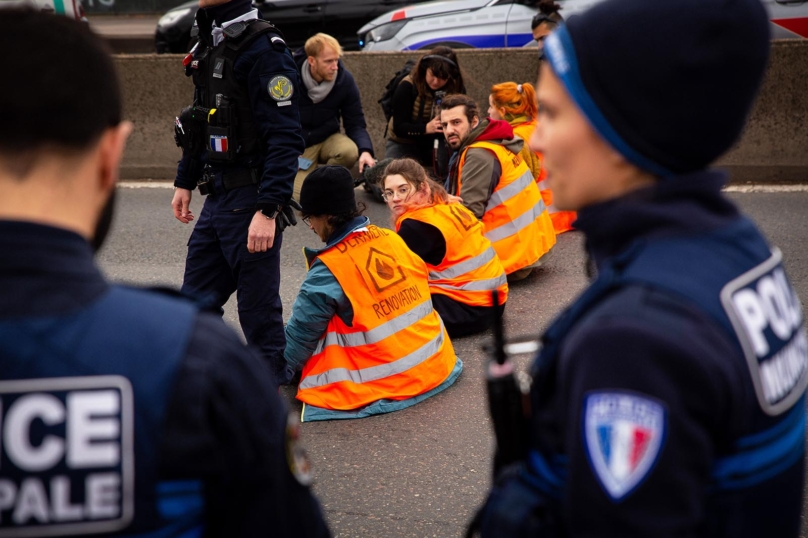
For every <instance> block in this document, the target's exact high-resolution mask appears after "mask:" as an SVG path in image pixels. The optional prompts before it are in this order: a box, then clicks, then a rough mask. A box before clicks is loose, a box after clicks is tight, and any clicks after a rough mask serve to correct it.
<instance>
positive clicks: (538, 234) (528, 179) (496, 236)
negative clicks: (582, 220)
mask: <svg viewBox="0 0 808 538" xmlns="http://www.w3.org/2000/svg"><path fill="white" fill-rule="evenodd" d="M471 148H485V149H487V150H489V151H491V152H493V154H494V155H495V156H496V158H497V159H498V160H499V163H500V166H501V167H502V175H501V176H500V178H499V182H498V183H497V186H496V188H495V189H494V192H493V193H492V194H491V197H490V198H489V199H488V203H487V204H486V206H485V213H483V218H482V221H483V229H484V230H485V237H487V238H488V240H489V241H491V244H492V245H494V250H495V251H496V252H497V255H498V256H499V259H500V261H501V262H502V266H503V267H504V268H505V273H507V274H511V273H513V272H514V271H517V270H519V269H522V268H523V267H527V266H529V265H532V264H534V263H535V262H536V261H537V260H538V259H539V258H540V257H541V256H543V255H544V254H546V253H547V252H549V250H550V249H551V248H552V247H553V245H555V242H556V238H555V232H554V231H553V222H552V221H551V220H550V215H549V214H548V213H547V208H546V207H545V205H544V202H543V201H542V198H541V194H540V193H539V189H538V187H537V186H536V182H535V181H534V179H533V174H531V173H530V170H529V169H528V167H527V165H526V164H525V162H524V160H523V159H522V158H521V157H520V156H519V155H516V154H515V153H513V152H511V151H510V150H508V149H507V148H505V147H503V146H500V145H499V144H494V143H491V142H473V143H471V144H470V145H469V146H468V148H466V150H465V151H463V154H462V155H461V156H460V162H459V163H458V167H457V192H458V193H461V192H463V191H462V185H463V164H464V163H465V162H466V155H467V153H468V150H469V149H471Z"/></svg>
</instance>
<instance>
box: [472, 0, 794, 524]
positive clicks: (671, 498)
mask: <svg viewBox="0 0 808 538" xmlns="http://www.w3.org/2000/svg"><path fill="white" fill-rule="evenodd" d="M545 48H546V55H547V62H546V64H545V65H543V66H542V73H541V76H540V78H539V85H538V90H537V96H538V104H539V110H540V112H539V116H540V119H539V123H538V127H537V128H536V129H535V131H534V133H533V136H532V138H531V146H532V148H533V149H534V150H536V151H540V152H541V153H542V154H543V155H544V158H545V160H544V164H545V166H546V167H547V170H548V181H549V183H550V187H551V188H552V189H553V193H554V195H555V203H556V205H557V206H558V207H559V208H560V209H566V210H576V211H578V220H577V221H576V227H577V228H579V229H580V230H582V231H583V233H584V234H585V236H586V247H587V251H588V254H589V256H590V258H591V261H592V262H593V265H594V266H595V267H596V268H597V275H596V276H595V277H594V280H593V282H592V283H591V285H590V287H589V288H588V289H587V290H585V291H584V292H583V293H582V295H581V296H580V297H579V298H578V299H577V300H576V301H575V302H573V304H572V305H570V306H569V307H568V308H567V309H566V311H565V312H564V313H563V314H562V315H561V316H560V317H559V318H558V319H557V320H556V321H554V322H553V323H552V324H551V325H550V327H549V328H548V329H547V331H546V332H545V333H544V334H543V336H542V337H541V340H542V346H540V347H541V351H540V352H539V355H538V357H537V358H536V361H535V364H534V367H533V368H532V372H534V376H533V384H532V387H531V394H530V410H529V411H528V414H529V419H528V421H527V423H526V426H525V428H528V429H529V432H524V433H525V435H524V436H523V438H524V439H526V441H525V442H524V443H520V442H518V441H511V442H510V443H509V445H508V446H504V443H506V442H508V440H507V439H505V438H504V437H503V438H502V439H498V444H499V445H500V446H499V450H498V453H499V454H504V453H509V454H517V456H514V457H513V458H511V460H512V461H505V460H502V459H499V460H497V461H496V463H497V465H498V466H497V469H496V471H497V474H498V476H497V479H496V480H495V486H494V489H493V490H492V492H491V494H490V495H489V497H488V500H487V501H486V503H485V505H484V506H483V508H482V509H481V510H480V512H479V513H478V516H477V517H476V518H475V520H474V523H473V529H475V530H476V529H480V530H481V535H482V536H484V537H487V536H497V537H508V536H547V537H554V536H571V537H575V536H587V537H598V536H695V537H708V536H709V537H730V536H731V537H734V538H738V537H741V538H746V537H749V538H752V537H760V536H767V537H768V536H772V537H773V536H777V537H795V538H796V537H797V536H799V532H800V520H801V512H802V506H803V475H804V467H805V464H804V452H805V448H804V439H805V387H806V382H807V381H808V377H807V376H808V351H807V350H808V342H807V341H806V333H805V328H804V326H803V313H802V310H801V306H800V301H799V298H798V297H797V296H796V294H795V292H794V289H793V287H792V285H791V283H790V282H789V280H788V277H787V276H786V271H785V269H784V267H783V263H782V255H781V253H780V251H779V250H777V249H776V248H773V247H772V246H771V245H770V244H769V243H768V242H767V241H766V239H765V238H764V237H763V236H762V234H761V233H760V231H759V230H758V229H757V227H756V226H755V225H754V224H753V223H752V222H751V221H750V220H749V219H748V218H747V217H745V216H744V215H742V214H741V212H740V211H739V209H738V208H737V207H736V206H735V205H734V204H733V203H732V202H731V201H730V200H728V199H727V198H725V197H724V196H723V195H722V193H721V188H722V186H723V185H724V184H725V182H726V177H725V174H724V173H722V172H720V171H715V170H711V169H709V166H710V164H711V163H712V162H714V161H715V160H716V158H718V157H719V156H720V155H721V154H722V153H723V152H725V151H727V150H728V149H729V148H730V147H731V146H732V144H733V143H734V142H735V140H736V139H737V138H738V136H739V135H740V133H741V131H742V129H743V125H744V122H745V120H746V117H747V114H748V112H749V110H750V108H751V106H752V103H753V101H754V99H755V95H756V93H757V90H758V88H759V86H760V84H761V80H762V78H763V74H764V70H765V66H766V62H767V57H768V49H769V34H768V18H767V16H766V12H765V10H764V8H763V6H762V5H761V3H760V1H759V0H655V1H653V2H648V1H647V0H607V1H606V2H603V3H601V4H598V5H596V6H595V7H593V8H591V9H589V10H588V11H585V12H584V13H582V14H581V15H577V16H572V17H570V19H569V21H568V23H567V24H566V26H562V27H560V28H559V29H558V30H557V31H556V32H554V33H553V34H551V35H550V36H549V37H548V38H547V40H546V45H545ZM521 417H522V413H519V417H517V418H519V419H521ZM503 448H504V449H507V450H503ZM519 454H523V455H524V459H523V460H520V459H519V456H518V455H519Z"/></svg>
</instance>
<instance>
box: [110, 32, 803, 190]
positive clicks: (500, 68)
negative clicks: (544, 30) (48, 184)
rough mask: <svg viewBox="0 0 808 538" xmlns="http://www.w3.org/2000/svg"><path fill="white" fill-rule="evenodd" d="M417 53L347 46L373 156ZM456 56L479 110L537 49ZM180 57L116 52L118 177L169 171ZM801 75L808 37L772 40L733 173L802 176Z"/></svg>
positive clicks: (185, 83) (523, 69) (727, 161)
mask: <svg viewBox="0 0 808 538" xmlns="http://www.w3.org/2000/svg"><path fill="white" fill-rule="evenodd" d="M418 56H420V53H412V52H409V53H408V52H386V53H362V52H348V53H346V54H345V58H344V61H345V65H346V66H347V68H348V69H349V70H350V71H351V73H353V75H354V77H355V78H356V80H357V82H358V84H359V90H360V93H361V95H362V102H363V104H364V108H365V117H366V119H367V122H368V131H369V132H370V135H371V137H372V139H373V144H374V147H375V148H376V154H377V157H378V158H381V157H383V156H384V139H383V137H382V134H383V132H384V127H385V120H384V115H383V114H382V111H381V107H380V106H379V105H378V103H377V101H378V99H379V97H380V96H381V94H382V93H383V91H384V87H385V85H386V84H387V82H388V81H389V80H390V78H391V77H392V76H393V74H394V73H395V72H396V71H397V70H398V69H400V68H401V66H402V65H403V64H404V62H405V61H406V60H407V59H409V58H417V57H418ZM458 56H459V61H460V65H461V67H462V68H463V70H464V73H465V76H466V87H467V89H468V92H469V94H470V95H471V96H472V97H473V98H474V99H476V100H477V101H478V102H479V104H480V107H481V108H482V110H483V111H485V109H487V107H488V105H487V102H488V91H489V88H490V87H491V85H492V84H495V83H497V82H502V81H507V80H513V81H516V82H534V80H535V78H536V72H537V69H538V58H537V55H536V50H535V49H518V50H513V49H475V50H459V51H458ZM181 61H182V56H176V55H131V56H129V55H120V56H117V57H116V62H117V66H118V68H119V70H120V76H121V81H122V85H123V92H124V114H125V117H126V118H127V119H129V120H131V121H132V122H134V124H135V130H134V132H133V134H132V137H131V139H130V142H129V145H128V147H127V151H126V155H125V157H124V162H123V169H122V177H123V178H124V179H170V178H173V177H174V174H175V172H176V162H177V160H178V159H179V157H180V150H179V148H177V147H176V146H175V145H174V140H173V118H174V116H175V115H178V114H179V111H180V110H181V109H182V108H183V107H184V106H186V105H188V104H190V101H191V98H192V96H193V85H192V84H191V81H190V79H188V78H186V77H185V76H184V74H183V68H182V65H181ZM807 76H808V41H791V40H788V41H779V42H774V43H773V46H772V57H771V63H770V66H769V69H768V71H767V76H766V80H765V82H764V84H763V88H762V91H761V94H760V97H759V98H758V100H757V102H756V103H755V106H754V109H753V111H752V114H751V116H750V120H749V122H748V124H747V126H746V130H745V132H744V135H743V137H742V138H741V140H740V141H739V142H738V143H737V144H736V145H735V147H733V148H732V149H731V150H730V151H729V152H728V153H727V154H726V155H724V156H723V157H722V158H721V159H719V160H718V162H717V164H718V165H720V166H724V167H726V168H728V169H729V170H730V171H731V172H732V174H733V181H735V182H738V181H804V180H808V92H806V91H805V89H804V80H805V78H806V77H807ZM682 98H683V99H687V98H688V96H682ZM693 128H694V129H698V125H694V126H693Z"/></svg>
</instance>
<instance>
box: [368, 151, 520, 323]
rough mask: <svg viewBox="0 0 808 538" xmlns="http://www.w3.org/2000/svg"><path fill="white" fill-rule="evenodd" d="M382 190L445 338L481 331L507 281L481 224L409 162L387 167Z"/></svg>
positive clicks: (501, 297) (503, 295) (504, 292)
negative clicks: (423, 273)
mask: <svg viewBox="0 0 808 538" xmlns="http://www.w3.org/2000/svg"><path fill="white" fill-rule="evenodd" d="M382 189H383V190H382V196H384V198H385V200H386V201H387V205H388V206H389V207H390V211H391V212H392V213H393V219H394V220H395V226H396V232H398V235H399V236H401V238H402V239H403V240H404V242H405V243H407V246H408V247H410V250H412V251H413V252H415V253H416V254H417V255H418V256H420V257H421V259H422V260H424V261H425V262H426V265H427V267H428V268H429V291H430V293H431V294H432V304H433V305H434V307H435V310H437V311H438V313H439V314H440V317H441V319H443V323H444V324H445V325H446V330H447V332H448V333H449V336H451V337H452V338H456V337H458V336H466V335H469V334H474V333H478V332H481V331H484V330H485V329H487V328H488V327H489V326H490V325H491V322H492V321H493V319H494V313H493V309H492V308H491V307H492V305H493V303H492V302H491V292H492V291H494V290H497V291H498V292H499V304H505V301H506V300H507V298H508V281H507V279H506V278H505V270H504V269H503V268H502V263H500V261H499V257H498V256H497V253H496V252H494V247H492V246H491V242H490V241H489V240H488V239H486V238H485V237H484V236H483V225H482V223H481V222H480V221H479V220H477V218H476V217H475V216H474V215H473V214H472V213H471V212H470V211H469V210H468V209H466V208H465V207H463V206H462V205H461V204H459V203H451V204H450V203H449V202H448V195H447V194H446V191H445V190H444V188H443V187H441V186H440V185H438V184H437V183H435V182H434V181H432V180H431V179H429V178H428V177H427V175H426V172H425V171H424V169H423V168H422V167H421V165H420V164H418V163H417V162H415V161H414V160H412V159H396V160H394V161H393V162H391V163H390V164H389V165H387V168H386V170H385V178H384V181H383V184H382Z"/></svg>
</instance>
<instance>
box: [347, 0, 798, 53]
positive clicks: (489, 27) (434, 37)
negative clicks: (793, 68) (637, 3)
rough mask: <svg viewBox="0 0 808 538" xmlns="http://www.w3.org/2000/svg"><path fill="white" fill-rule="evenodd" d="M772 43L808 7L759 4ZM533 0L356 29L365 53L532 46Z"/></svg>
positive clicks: (568, 7)
mask: <svg viewBox="0 0 808 538" xmlns="http://www.w3.org/2000/svg"><path fill="white" fill-rule="evenodd" d="M557 1H558V3H559V4H560V5H561V15H563V16H564V17H568V16H570V15H572V14H574V13H579V12H581V11H584V10H586V9H588V8H589V7H591V6H592V5H594V4H596V3H598V2H600V1H602V0H557ZM761 1H762V2H763V4H764V5H765V6H766V9H767V11H768V12H769V18H770V20H771V31H772V37H773V38H774V39H783V38H808V3H806V2H802V1H800V2H794V1H792V0H761ZM537 3H538V2H537V1H536V0H443V1H439V2H427V3H424V4H418V5H417V6H412V7H408V8H404V9H397V10H393V11H389V12H387V13H385V14H384V15H381V16H379V17H377V18H375V19H373V20H372V21H371V22H369V23H368V24H366V25H365V26H363V27H362V28H360V29H359V32H357V34H358V35H359V43H360V46H361V47H362V50H365V51H385V50H421V49H430V48H432V47H435V46H438V45H446V46H449V47H452V48H458V49H459V48H499V47H529V46H535V45H536V43H535V41H533V35H532V32H531V28H530V22H531V21H532V19H533V17H534V16H535V15H536V13H538V7H536V4H537Z"/></svg>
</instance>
